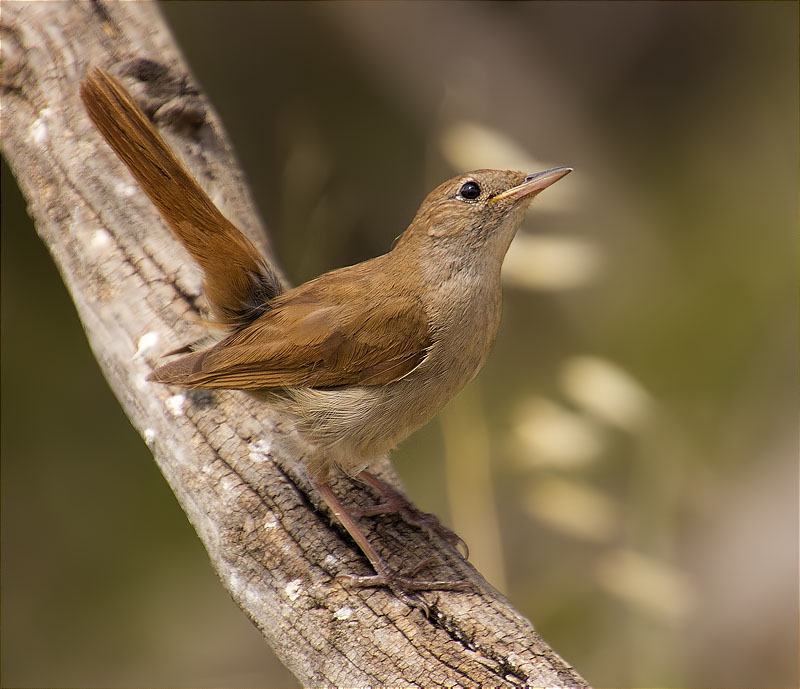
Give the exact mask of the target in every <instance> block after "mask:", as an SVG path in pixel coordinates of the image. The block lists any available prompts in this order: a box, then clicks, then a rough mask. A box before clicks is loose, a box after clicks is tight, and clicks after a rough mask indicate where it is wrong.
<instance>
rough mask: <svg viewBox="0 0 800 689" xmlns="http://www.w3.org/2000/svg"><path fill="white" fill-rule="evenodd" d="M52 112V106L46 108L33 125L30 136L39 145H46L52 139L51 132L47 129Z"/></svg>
mask: <svg viewBox="0 0 800 689" xmlns="http://www.w3.org/2000/svg"><path fill="white" fill-rule="evenodd" d="M50 113H51V110H50V108H45V109H44V110H42V111H41V112H40V113H39V117H37V118H36V120H35V121H34V123H33V124H32V125H31V130H30V138H31V141H33V143H35V144H37V145H38V146H44V145H46V144H47V143H48V142H49V141H50V132H49V131H48V129H47V119H48V118H49V117H50Z"/></svg>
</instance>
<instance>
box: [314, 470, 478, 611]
mask: <svg viewBox="0 0 800 689" xmlns="http://www.w3.org/2000/svg"><path fill="white" fill-rule="evenodd" d="M313 483H314V487H315V488H316V489H317V491H318V492H319V494H320V495H321V496H322V499H323V500H325V503H326V504H327V505H328V507H329V508H330V509H331V511H332V512H333V514H334V515H335V516H336V518H337V519H338V520H339V523H340V524H341V525H342V526H343V527H344V528H345V529H346V531H347V533H349V534H350V536H352V538H353V540H354V541H355V542H356V544H357V545H358V547H359V548H361V552H363V553H364V555H366V556H367V559H368V560H369V561H370V564H371V565H372V568H373V569H374V570H375V574H374V575H367V576H355V575H344V576H342V577H341V578H342V579H344V580H345V581H347V583H348V584H350V585H351V586H385V587H387V588H389V589H390V590H391V591H392V592H393V593H394V594H395V595H396V596H397V597H398V598H399V599H400V600H402V601H403V602H404V603H406V604H407V605H409V606H411V607H415V608H420V609H421V610H422V611H423V612H424V613H425V615H426V616H427V615H428V606H427V605H425V603H424V602H422V601H420V600H419V599H418V598H416V597H414V596H412V595H411V592H412V591H433V590H439V591H464V590H466V589H469V588H474V584H473V583H472V582H470V581H437V580H433V581H431V580H415V579H413V578H412V577H413V576H414V575H415V574H416V573H417V572H419V571H420V570H421V569H423V568H424V567H425V566H427V565H428V564H429V563H428V562H427V561H423V562H422V563H419V564H417V565H416V566H415V567H413V568H412V569H411V570H409V571H406V572H395V571H393V570H392V569H391V568H390V567H389V565H388V564H387V563H386V561H385V560H384V559H383V558H382V557H381V556H380V555H378V552H377V551H376V550H375V548H373V547H372V544H371V543H370V542H369V540H368V539H367V537H366V536H365V535H364V532H363V531H362V530H361V529H360V528H359V527H358V524H356V522H355V520H354V519H353V517H352V516H351V515H350V513H349V512H348V511H347V510H346V509H345V507H344V505H342V503H341V502H340V501H339V498H337V497H336V495H335V494H334V493H333V491H332V490H331V487H330V486H329V485H328V483H327V482H322V481H316V480H314V481H313Z"/></svg>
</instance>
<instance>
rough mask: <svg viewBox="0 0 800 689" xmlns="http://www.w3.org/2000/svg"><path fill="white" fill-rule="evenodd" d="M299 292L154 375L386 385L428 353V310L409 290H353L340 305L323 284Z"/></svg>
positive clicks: (175, 379) (225, 383)
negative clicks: (373, 293)
mask: <svg viewBox="0 0 800 689" xmlns="http://www.w3.org/2000/svg"><path fill="white" fill-rule="evenodd" d="M301 290H302V288H301ZM294 292H295V294H293V293H292V292H288V293H285V294H284V295H282V297H279V298H278V300H276V303H275V305H274V307H273V308H272V309H271V310H270V311H267V312H266V313H265V314H264V315H263V316H261V317H260V318H259V319H258V320H256V321H254V322H253V323H252V324H250V325H249V326H247V327H245V328H243V329H242V330H240V331H238V332H236V333H234V334H232V335H230V336H229V337H227V338H226V339H224V340H222V341H221V342H219V343H218V344H217V345H215V346H214V347H211V348H210V349H207V350H205V351H202V352H195V353H193V354H189V355H187V356H184V357H181V358H180V359H177V360H176V361H173V362H170V363H168V364H165V365H164V366H161V367H159V368H158V369H156V370H155V371H154V373H153V375H152V379H153V380H156V381H159V382H161V383H171V384H176V385H183V386H186V387H202V388H233V389H241V390H253V389H264V388H281V387H314V388H331V387H341V386H347V385H381V384H386V383H390V382H392V381H394V380H397V379H399V378H402V377H403V376H405V375H406V374H407V373H409V372H410V371H411V370H413V369H414V368H415V367H416V366H418V365H419V363H420V362H421V361H422V360H423V359H424V358H425V356H426V354H427V350H428V347H429V346H430V338H429V332H428V323H427V320H426V318H425V314H424V311H423V309H422V307H421V306H420V305H419V304H418V303H416V302H415V301H414V300H412V299H409V298H408V297H407V296H403V295H397V296H395V297H394V298H391V297H387V298H384V299H380V300H377V299H372V300H368V299H366V298H365V297H363V296H357V295H352V298H350V299H348V300H347V301H346V303H338V304H337V303H330V302H329V301H327V300H325V299H324V298H319V296H318V295H315V294H314V292H317V290H313V291H311V293H309V291H305V292H303V291H294Z"/></svg>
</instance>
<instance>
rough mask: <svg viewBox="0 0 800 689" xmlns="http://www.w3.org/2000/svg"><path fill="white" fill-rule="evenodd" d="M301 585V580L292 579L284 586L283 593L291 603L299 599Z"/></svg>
mask: <svg viewBox="0 0 800 689" xmlns="http://www.w3.org/2000/svg"><path fill="white" fill-rule="evenodd" d="M301 585H302V580H301V579H294V580H293V581H290V582H289V583H288V584H286V588H285V589H284V591H285V592H286V597H287V598H288V599H289V600H291V601H296V600H297V599H298V598H299V597H300V588H301Z"/></svg>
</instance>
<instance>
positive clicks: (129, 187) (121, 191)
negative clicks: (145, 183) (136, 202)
mask: <svg viewBox="0 0 800 689" xmlns="http://www.w3.org/2000/svg"><path fill="white" fill-rule="evenodd" d="M114 191H115V192H116V193H117V194H118V195H119V196H123V197H125V198H128V199H129V198H131V196H133V195H134V194H136V185H134V184H128V183H126V182H117V184H116V185H115V186H114Z"/></svg>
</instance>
